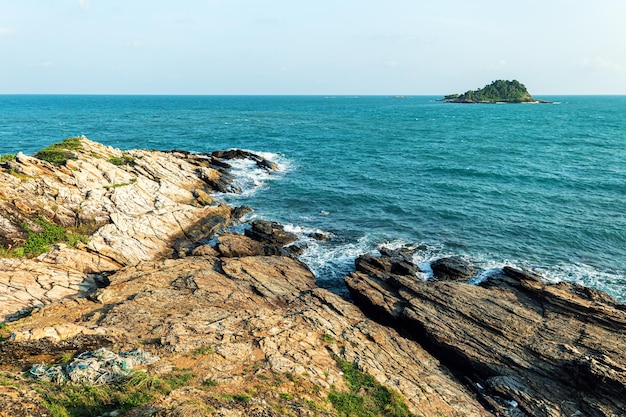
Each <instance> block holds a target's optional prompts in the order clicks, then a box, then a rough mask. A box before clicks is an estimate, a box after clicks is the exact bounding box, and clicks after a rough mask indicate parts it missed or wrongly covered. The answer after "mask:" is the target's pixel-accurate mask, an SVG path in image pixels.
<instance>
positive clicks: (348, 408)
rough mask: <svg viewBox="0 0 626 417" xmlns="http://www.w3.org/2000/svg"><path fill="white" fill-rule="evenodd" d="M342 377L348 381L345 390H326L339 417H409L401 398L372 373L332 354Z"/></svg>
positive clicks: (410, 415) (410, 416)
mask: <svg viewBox="0 0 626 417" xmlns="http://www.w3.org/2000/svg"><path fill="white" fill-rule="evenodd" d="M335 360H336V361H337V364H338V365H339V368H340V369H341V371H342V372H343V377H344V379H345V381H346V383H347V384H348V387H349V389H350V390H349V391H348V392H339V391H336V390H333V391H331V392H330V393H329V394H328V400H329V401H330V402H331V403H332V404H333V406H334V407H335V410H337V413H338V414H339V416H340V417H378V416H385V417H412V416H413V414H411V413H410V412H409V409H408V408H407V406H406V404H405V402H404V398H402V396H401V395H400V394H399V393H398V392H396V391H394V390H391V389H389V388H387V387H385V386H383V385H381V384H379V383H378V382H377V381H376V380H375V379H374V377H372V376H371V375H369V374H367V373H365V372H362V371H360V370H359V369H357V368H356V367H355V366H354V365H353V364H352V363H350V362H346V361H343V360H341V359H340V358H339V357H335Z"/></svg>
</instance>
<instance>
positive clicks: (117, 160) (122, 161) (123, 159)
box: [109, 154, 135, 166]
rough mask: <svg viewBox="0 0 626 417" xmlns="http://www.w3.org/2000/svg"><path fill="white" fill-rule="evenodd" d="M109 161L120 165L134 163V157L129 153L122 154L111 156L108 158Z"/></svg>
mask: <svg viewBox="0 0 626 417" xmlns="http://www.w3.org/2000/svg"><path fill="white" fill-rule="evenodd" d="M109 162H110V163H112V164H113V165H117V166H122V165H134V164H135V158H133V157H132V156H130V155H125V154H124V155H122V157H118V156H112V157H111V158H109Z"/></svg>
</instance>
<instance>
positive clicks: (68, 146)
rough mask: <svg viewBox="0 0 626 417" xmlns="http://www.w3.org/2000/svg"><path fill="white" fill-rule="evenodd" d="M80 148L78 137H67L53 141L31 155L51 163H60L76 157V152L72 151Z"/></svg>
mask: <svg viewBox="0 0 626 417" xmlns="http://www.w3.org/2000/svg"><path fill="white" fill-rule="evenodd" d="M80 149H82V145H81V144H80V138H79V137H74V138H67V139H65V140H64V141H62V142H58V143H53V144H52V145H50V146H48V147H47V148H44V149H41V150H40V151H37V152H36V153H35V154H34V155H33V156H34V157H35V158H38V159H41V160H42V161H47V162H50V163H53V164H57V165H62V164H64V163H66V162H67V160H68V159H78V157H77V156H76V154H75V153H74V152H72V151H76V150H80Z"/></svg>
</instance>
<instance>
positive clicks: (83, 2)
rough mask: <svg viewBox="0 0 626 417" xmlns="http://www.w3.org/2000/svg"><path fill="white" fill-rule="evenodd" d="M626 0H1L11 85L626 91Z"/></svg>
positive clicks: (159, 90) (159, 89)
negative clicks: (516, 84)
mask: <svg viewBox="0 0 626 417" xmlns="http://www.w3.org/2000/svg"><path fill="white" fill-rule="evenodd" d="M625 18H626V1H624V0H515V1H514V0H471V1H470V0H315V1H312V0H309V1H304V0H262V1H261V0H176V1H172V0H170V1H164V0H149V1H148V0H0V59H1V61H0V94H321V95H328V94H333V95H342V94H346V95H379V94H380V95H443V94H451V93H460V92H464V91H466V90H470V89H476V88H480V87H483V86H484V85H486V84H489V83H490V82H491V81H493V80H497V79H510V80H512V79H517V80H519V81H520V82H522V83H523V84H525V85H526V87H527V88H528V90H529V91H530V93H531V94H533V95H562V94H626V24H625V23H624V19H625Z"/></svg>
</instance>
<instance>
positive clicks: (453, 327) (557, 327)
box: [345, 255, 626, 416]
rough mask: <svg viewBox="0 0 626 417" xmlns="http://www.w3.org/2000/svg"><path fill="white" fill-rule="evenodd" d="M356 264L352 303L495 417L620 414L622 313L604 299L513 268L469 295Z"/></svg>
mask: <svg viewBox="0 0 626 417" xmlns="http://www.w3.org/2000/svg"><path fill="white" fill-rule="evenodd" d="M359 259H360V265H359V264H357V271H356V272H354V273H351V274H350V275H349V276H348V277H346V279H345V281H346V284H347V286H348V289H349V291H350V294H351V296H352V298H353V299H354V300H355V302H356V304H357V305H359V306H360V307H361V308H362V309H363V310H365V311H366V312H368V313H369V314H371V315H372V316H373V317H376V318H377V319H378V320H380V321H381V322H384V323H387V324H389V325H392V326H395V327H397V328H398V329H402V330H403V331H406V332H408V334H410V335H411V337H412V338H413V339H414V340H416V341H418V342H419V343H420V344H422V345H423V346H425V347H426V348H427V349H428V350H429V351H430V352H431V353H432V354H434V355H435V356H436V357H437V358H439V359H440V360H441V361H442V362H443V363H444V364H446V365H448V366H449V367H450V368H451V369H452V370H453V371H454V373H455V375H457V377H459V378H460V380H461V381H466V382H467V384H468V387H470V388H472V389H475V392H476V394H477V395H479V396H480V398H481V401H483V403H484V404H485V405H486V406H487V407H488V408H490V409H492V410H494V412H495V414H497V415H512V414H511V413H513V414H514V415H525V416H537V415H542V416H543V415H550V416H569V415H585V416H607V415H623V414H625V413H626V359H625V357H624V355H623V347H624V346H626V331H625V329H626V307H625V306H624V305H623V304H619V303H617V302H615V301H614V300H613V299H611V298H610V297H609V296H607V295H606V294H604V293H601V292H600V291H597V290H591V289H588V288H584V287H581V286H579V285H576V284H569V283H559V284H547V283H545V280H543V279H542V278H541V277H540V276H538V275H536V274H533V273H530V272H528V271H522V270H518V269H515V268H504V269H503V272H502V273H501V274H496V275H493V276H491V277H490V278H489V279H488V280H487V281H486V282H485V283H483V284H481V285H480V286H474V285H469V284H466V283H463V282H455V281H442V280H431V281H422V280H420V279H417V278H415V277H414V276H412V275H411V274H408V275H407V274H392V273H390V268H391V266H390V265H391V258H390V257H389V256H384V255H383V256H381V257H380V258H373V257H361V258H359ZM454 269H455V270H456V269H457V268H454ZM465 275H467V274H465ZM573 392H575V393H576V395H572V393H573ZM511 404H516V405H517V406H516V408H515V409H514V410H511Z"/></svg>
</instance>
